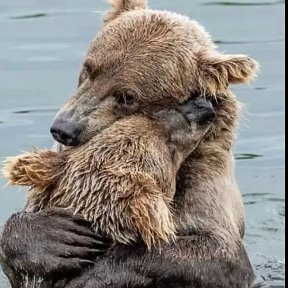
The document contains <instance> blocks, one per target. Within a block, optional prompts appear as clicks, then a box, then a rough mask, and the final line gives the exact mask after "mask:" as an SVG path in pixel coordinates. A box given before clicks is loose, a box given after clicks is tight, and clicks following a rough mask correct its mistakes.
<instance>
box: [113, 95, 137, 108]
mask: <svg viewBox="0 0 288 288" xmlns="http://www.w3.org/2000/svg"><path fill="white" fill-rule="evenodd" d="M115 98H116V101H117V103H118V104H119V105H120V106H122V107H129V106H132V105H133V104H134V97H133V95H131V93H128V92H120V93H116V95H115Z"/></svg>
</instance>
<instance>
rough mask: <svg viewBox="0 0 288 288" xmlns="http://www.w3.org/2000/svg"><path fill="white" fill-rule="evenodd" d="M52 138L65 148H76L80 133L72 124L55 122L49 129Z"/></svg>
mask: <svg viewBox="0 0 288 288" xmlns="http://www.w3.org/2000/svg"><path fill="white" fill-rule="evenodd" d="M50 132H51V134H52V136H53V138H54V139H55V140H56V141H57V142H59V143H61V144H63V145H65V146H77V145H78V144H79V143H80V139H79V136H80V132H81V130H80V129H79V128H77V127H76V126H75V125H73V123H69V122H64V121H55V122H54V123H53V124H52V127H51V128H50Z"/></svg>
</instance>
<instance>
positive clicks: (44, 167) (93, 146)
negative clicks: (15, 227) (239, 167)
mask: <svg viewBox="0 0 288 288" xmlns="http://www.w3.org/2000/svg"><path fill="white" fill-rule="evenodd" d="M214 116H215V112H214V110H213V107H212V104H211V103H210V102H208V101H206V100H204V99H196V100H190V101H187V102H186V103H184V104H181V105H179V106H177V107H176V108H173V109H163V110H160V111H158V112H155V113H154V114H153V116H152V117H151V115H150V117H148V116H147V115H143V114H142V115H140V114H138V115H133V116H128V117H126V118H123V119H121V120H119V121H117V122H115V123H114V124H112V125H111V126H110V127H108V128H106V129H104V130H103V131H102V132H100V133H99V134H97V135H96V136H94V137H93V138H92V139H91V140H90V141H89V142H87V143H85V144H84V145H82V146H79V147H73V148H69V149H67V150H64V151H60V152H53V151H47V150H46V151H38V150H35V151H34V152H32V153H26V154H23V155H20V156H18V157H14V158H13V157H12V158H9V159H8V160H7V162H6V165H5V167H4V175H5V176H6V177H7V178H8V179H9V183H11V184H19V185H26V186H31V188H32V189H31V191H30V192H29V194H28V204H27V209H26V210H27V211H33V212H36V211H39V210H42V209H44V208H49V207H62V208H68V209H72V210H73V211H74V212H75V213H79V214H80V215H82V216H83V217H84V218H85V220H88V221H89V222H90V223H92V227H93V229H94V230H95V232H96V233H97V234H99V235H103V236H105V237H108V238H109V239H111V240H112V241H116V242H120V243H124V244H128V243H131V242H134V241H136V240H138V239H139V237H141V238H142V240H143V241H144V243H145V244H146V245H147V247H148V249H150V248H151V246H152V245H156V246H157V247H160V243H161V241H166V242H168V241H169V240H172V239H173V238H174V236H175V230H176V227H175V225H174V222H173V215H172V214H173V213H172V212H171V209H170V202H171V201H172V200H173V197H174V193H175V189H176V187H175V186H176V174H177V172H178V169H179V167H180V165H181V164H182V163H183V161H184V160H185V159H186V157H187V156H188V155H189V154H190V153H191V152H192V151H193V150H194V149H195V148H196V147H197V144H198V143H199V141H200V140H201V139H202V138H203V136H204V135H205V133H206V132H207V131H208V130H209V127H210V126H211V125H210V124H211V122H212V120H213V118H214Z"/></svg>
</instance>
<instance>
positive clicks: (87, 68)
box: [83, 61, 96, 80]
mask: <svg viewBox="0 0 288 288" xmlns="http://www.w3.org/2000/svg"><path fill="white" fill-rule="evenodd" d="M83 72H84V74H85V76H86V77H89V79H90V80H91V79H93V78H95V75H96V71H95V68H94V65H93V64H92V63H91V62H90V61H86V62H85V63H84V69H83Z"/></svg>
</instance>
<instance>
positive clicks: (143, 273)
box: [0, 0, 257, 288]
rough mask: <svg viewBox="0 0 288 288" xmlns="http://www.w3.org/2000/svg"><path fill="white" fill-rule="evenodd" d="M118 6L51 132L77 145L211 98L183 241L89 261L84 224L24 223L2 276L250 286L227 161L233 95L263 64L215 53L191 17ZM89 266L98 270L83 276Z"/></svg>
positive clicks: (14, 234)
mask: <svg viewBox="0 0 288 288" xmlns="http://www.w3.org/2000/svg"><path fill="white" fill-rule="evenodd" d="M112 5H113V8H112V10H111V11H110V13H109V14H108V16H107V18H106V21H105V25H104V27H103V28H102V30H101V31H100V33H99V34H98V35H97V37H96V38H95V39H94V40H93V41H92V44H91V46H90V48H89V51H88V53H87V55H86V58H85V62H84V65H83V69H82V71H81V73H80V77H79V87H78V90H77V93H76V94H75V96H73V97H72V98H71V99H70V100H69V101H68V102H67V103H66V105H64V107H63V108H62V109H61V110H60V111H59V113H58V115H57V116H56V118H55V120H54V123H53V125H52V128H51V132H52V134H53V136H54V138H55V139H56V140H57V141H59V142H60V143H62V144H64V145H68V146H77V145H81V144H83V143H85V142H86V141H88V140H89V139H91V137H93V136H94V135H95V134H97V133H99V131H101V130H103V129H104V128H106V127H109V126H110V125H111V124H112V123H114V122H115V121H116V120H118V119H119V118H123V117H127V116H128V115H132V114H135V113H139V112H141V113H146V111H149V109H150V107H151V105H149V106H148V107H147V105H146V102H147V99H150V98H151V97H152V96H153V97H154V96H155V97H156V99H160V98H162V99H163V104H164V103H165V105H167V107H169V106H171V105H172V103H171V102H170V101H167V102H166V100H165V99H173V97H176V98H177V99H179V100H180V101H181V100H183V101H185V100H186V99H188V98H191V97H192V98H193V97H199V96H202V97H206V99H210V100H211V101H212V102H213V106H214V109H215V110H216V115H217V117H216V119H215V121H214V123H213V125H212V128H211V130H210V132H209V133H208V134H207V135H206V137H205V139H203V142H202V143H201V145H199V146H198V148H197V149H196V150H195V151H194V152H193V153H191V154H190V156H189V157H188V158H187V159H186V161H185V163H184V164H183V165H182V166H181V168H180V171H179V172H178V174H177V185H176V193H175V196H174V201H173V208H174V213H175V222H176V225H177V227H178V230H177V240H176V242H175V243H170V244H165V245H163V246H162V250H161V251H162V252H161V254H159V252H158V250H157V249H152V251H151V252H149V253H148V251H147V249H146V247H145V245H143V244H142V243H141V242H139V243H136V244H135V245H133V246H132V247H131V246H130V245H121V244H118V245H114V246H113V247H112V248H111V249H109V250H108V252H107V253H106V254H104V255H103V256H101V257H98V258H96V259H95V260H94V259H92V258H94V257H95V253H94V251H95V246H93V243H94V244H97V243H98V246H97V245H96V247H97V249H99V250H101V247H102V246H101V243H100V242H101V241H100V240H99V239H98V238H97V239H96V240H95V236H94V235H93V236H92V235H91V232H90V234H89V233H88V231H87V230H88V228H86V230H85V229H84V228H85V225H86V224H85V225H84V223H83V221H82V222H81V221H80V220H79V218H77V217H76V216H72V215H70V214H69V213H67V212H65V211H62V210H49V209H48V210H43V211H42V212H38V213H34V214H33V213H26V212H22V213H18V214H16V215H13V216H12V217H11V218H10V219H9V220H8V221H7V223H6V225H5V227H4V230H3V236H2V240H1V246H0V247H1V249H2V251H0V252H1V253H0V254H2V256H1V257H2V265H3V266H4V267H5V268H4V269H5V271H6V273H7V274H9V275H10V277H11V278H13V276H14V275H15V270H17V269H20V268H22V269H25V270H26V271H27V273H29V272H30V273H32V274H33V273H35V274H37V275H38V276H40V277H43V279H45V281H44V282H43V283H44V284H43V283H42V284H43V285H48V286H46V287H49V285H52V287H68V288H71V287H85V288H88V287H163V288H164V287H167V288H169V287H171V288H172V287H173V288H175V287H213V288H214V287H215V288H217V287H219V288H220V287H227V288H228V287H229V288H230V287H235V288H236V287H249V286H250V285H251V283H252V281H253V270H252V267H251V265H250V262H249V259H248V257H247V254H246V251H245V248H244V246H243V242H242V239H243V235H244V213H243V204H242V199H241V194H240V192H239V190H238V187H237V184H236V181H235V178H234V172H233V156H232V145H233V142H234V138H235V135H236V128H237V124H238V118H239V114H240V107H239V103H238V101H237V100H236V99H235V96H234V95H233V94H232V92H231V91H230V90H229V84H230V83H245V82H248V81H249V80H251V79H252V78H253V76H254V75H255V71H256V68H257V65H256V63H255V62H254V61H253V60H251V59H250V58H249V57H247V56H245V55H223V54H220V53H218V52H217V51H216V50H215V46H214V45H213V43H212V41H211V40H210V38H209V37H208V35H207V33H206V32H205V31H204V29H203V28H202V27H201V26H200V25H199V24H197V23H196V22H195V21H191V20H190V19H188V18H186V17H184V16H181V15H177V14H174V13H170V12H162V11H155V10H149V9H147V8H146V3H145V1H144V0H114V1H112ZM119 101H120V103H121V102H122V103H123V106H122V107H121V108H119V106H118V104H117V103H119ZM151 101H153V100H151ZM149 103H151V102H149ZM155 109H157V103H155ZM18 235H23V236H22V237H18ZM35 235H36V236H35ZM51 235H53V236H51ZM84 235H85V237H84ZM87 235H89V237H88V236H87ZM93 237H94V238H93ZM75 246H76V247H77V249H75ZM83 246H84V248H85V249H84V248H83ZM92 246H93V247H94V250H93V249H92ZM89 247H90V248H89ZM88 251H90V252H91V253H88ZM91 259H92V260H93V261H94V262H95V264H94V265H93V266H90V267H88V268H87V269H83V270H81V269H80V268H81V267H83V265H86V264H87V263H91V262H90V261H91ZM71 271H78V273H74V274H73V273H71ZM52 275H53V277H54V278H53V277H52ZM49 277H52V278H53V279H55V278H57V277H59V278H61V277H62V278H63V279H64V278H65V279H66V280H68V283H66V284H65V285H64V284H63V282H61V280H59V281H58V282H57V281H56V282H54V283H51V282H49ZM69 280H71V281H69ZM64 282H66V281H64ZM57 285H58V286H57ZM42 287H45V286H42ZM50 287H51V286H50Z"/></svg>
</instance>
